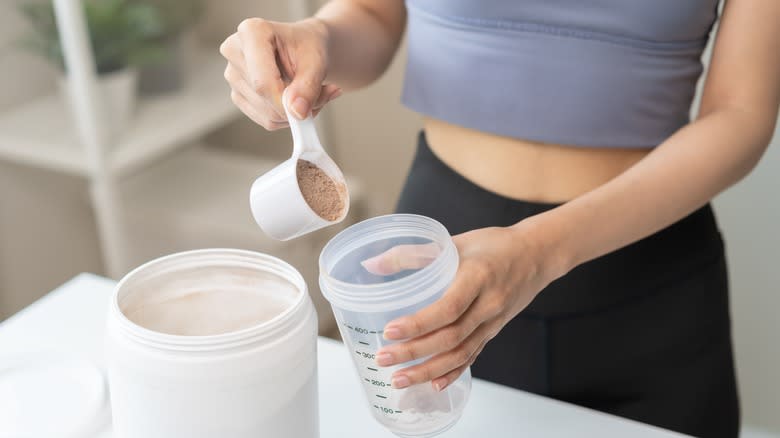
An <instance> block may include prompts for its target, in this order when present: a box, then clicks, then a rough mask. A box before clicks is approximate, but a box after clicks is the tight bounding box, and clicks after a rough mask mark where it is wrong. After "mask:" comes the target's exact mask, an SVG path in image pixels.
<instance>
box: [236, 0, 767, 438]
mask: <svg viewBox="0 0 780 438" xmlns="http://www.w3.org/2000/svg"><path fill="white" fill-rule="evenodd" d="M717 15H718V13H717V0H689V1H686V2H680V1H679V0H657V1H653V2H646V1H638V0H629V1H626V0H599V1H597V2H580V1H575V0H564V1H561V2H549V1H547V0H525V1H510V0H490V1H478V0H407V1H406V2H403V1H402V0H384V1H371V0H334V1H331V2H330V3H328V4H326V5H325V6H324V7H323V8H322V9H321V10H320V11H319V12H318V13H317V15H316V16H315V17H313V18H311V19H308V20H303V21H300V22H296V23H289V24H287V23H277V22H269V21H264V20H262V19H258V18H251V19H247V20H245V21H243V22H242V23H241V24H240V25H239V26H238V32H237V33H235V34H233V35H231V36H230V37H229V38H228V39H227V40H226V41H225V42H224V44H223V45H222V47H221V51H222V53H223V55H224V56H225V57H226V58H227V59H228V61H229V63H228V67H227V69H226V71H225V77H226V79H227V81H228V82H229V83H230V86H231V88H232V98H233V101H234V102H235V104H236V105H237V106H238V107H239V108H240V109H241V110H242V111H243V112H244V113H245V114H246V115H247V116H249V117H250V118H251V119H252V120H254V121H255V122H257V123H259V124H260V125H262V126H264V127H265V128H267V129H270V130H274V129H280V128H283V127H285V126H287V124H286V121H285V117H284V112H283V110H282V105H281V96H282V91H283V89H284V88H285V86H286V85H287V84H288V83H289V87H290V96H289V103H290V104H291V106H292V109H293V112H294V113H295V114H296V115H297V116H298V117H303V116H305V115H306V114H308V113H309V112H310V111H313V112H315V113H316V112H317V111H319V110H320V109H321V108H322V107H323V106H324V105H325V104H327V103H328V102H329V101H331V100H333V99H335V98H336V97H338V96H339V94H340V93H341V92H342V90H345V89H354V88H358V87H362V86H365V85H367V84H369V83H371V82H372V81H374V80H375V79H376V78H377V77H379V76H380V75H381V74H382V72H383V71H384V70H385V69H386V67H387V65H388V64H389V63H390V61H391V59H392V58H393V55H394V54H395V52H396V50H397V48H398V45H399V42H400V41H401V38H402V34H403V32H404V28H405V26H406V24H407V21H408V24H409V35H408V39H409V59H408V66H407V76H406V82H405V86H404V98H403V100H404V103H405V104H406V105H407V106H409V107H411V108H412V109H414V110H416V111H418V112H420V113H422V114H423V115H424V116H425V129H424V135H421V136H420V139H419V145H418V150H417V155H416V157H415V160H414V163H413V165H412V168H411V171H410V173H409V176H408V180H407V183H406V186H405V188H404V190H403V193H402V195H401V199H400V201H399V205H398V210H399V211H400V212H411V213H419V214H423V215H427V216H430V217H433V218H435V219H437V220H439V221H441V222H442V223H443V224H444V225H445V226H447V228H448V229H449V230H450V232H452V233H453V234H457V235H456V236H455V238H454V239H455V242H456V245H457V247H458V249H459V253H460V259H461V264H460V268H459V271H458V274H457V276H456V279H455V281H454V283H453V285H452V286H451V288H450V289H449V290H448V291H447V293H446V294H445V295H444V297H443V298H442V299H441V300H440V301H439V302H437V303H435V304H434V305H431V306H430V307H428V308H426V309H423V310H422V311H420V312H419V313H417V314H415V315H409V316H407V317H403V318H401V319H399V320H396V321H393V322H391V323H390V324H388V325H387V326H386V327H385V332H384V333H385V337H386V338H388V339H391V340H399V341H403V342H400V343H397V344H394V345H391V346H388V347H385V348H384V349H383V350H381V351H380V352H379V354H378V356H377V362H378V363H379V364H380V365H382V366H390V365H393V364H398V363H403V362H406V361H409V360H412V359H415V358H422V357H427V356H431V358H430V359H429V360H427V361H425V362H423V363H421V364H419V365H416V366H413V367H409V368H406V369H402V370H400V371H398V372H396V373H395V374H394V376H393V382H392V383H393V385H394V386H395V387H405V386H408V385H413V384H419V383H423V382H428V381H431V384H432V385H434V387H436V388H439V389H441V388H445V387H446V386H447V385H448V384H450V383H451V382H452V381H454V379H456V378H457V376H459V375H460V373H461V372H462V371H463V370H464V369H465V368H466V367H468V366H469V365H472V372H473V374H474V375H475V376H477V377H481V378H485V379H488V380H493V381H496V382H499V383H502V384H507V385H511V386H514V387H517V388H521V389H525V390H530V391H533V392H536V393H540V394H544V395H547V396H551V397H555V398H558V399H561V400H566V401H569V402H573V403H577V404H580V405H584V406H588V407H591V408H594V409H599V410H602V411H606V412H611V413H614V414H617V415H622V416H625V417H628V418H633V419H636V420H639V421H644V422H647V423H651V424H655V425H658V426H661V427H665V428H669V429H673V430H677V431H680V432H684V433H688V434H692V435H696V436H707V437H716V436H718V437H720V436H722V437H736V436H737V433H738V429H739V408H738V401H737V389H736V382H735V376H734V367H733V359H732V349H731V336H730V322H729V312H728V290H727V289H728V286H727V278H726V266H725V260H724V254H723V245H722V241H721V239H720V234H719V232H718V228H717V225H716V223H715V219H714V217H713V213H712V210H711V209H710V207H709V204H708V202H709V200H710V199H711V198H713V197H714V196H715V195H716V194H718V193H719V192H721V191H722V190H724V189H726V188H727V187H729V186H730V185H732V184H734V183H735V182H736V181H738V180H739V179H741V178H742V177H744V176H745V175H747V174H748V172H750V170H751V169H752V168H753V167H754V166H755V165H756V163H757V162H758V160H759V159H760V157H761V155H762V154H763V152H764V150H765V149H766V147H767V144H768V143H769V140H770V138H771V135H772V132H773V129H774V124H775V121H776V118H777V110H778V102H779V101H780V79H779V78H780V26H777V23H780V2H777V1H776V0H728V1H727V2H726V4H725V6H724V10H723V13H722V16H721V23H720V30H719V32H718V36H717V40H716V42H715V46H714V56H713V58H712V63H711V68H710V71H709V74H708V75H707V80H706V86H705V89H704V95H703V100H702V103H701V109H700V112H699V115H698V117H697V119H696V120H695V121H689V120H688V110H689V106H690V103H691V100H692V97H693V95H694V90H695V86H696V81H697V78H698V77H699V75H700V74H701V63H700V61H699V57H700V55H701V53H702V51H703V48H704V46H705V43H706V41H707V40H708V38H709V34H710V30H711V28H712V26H713V24H714V23H715V21H716V19H717ZM403 263H404V262H403V260H389V259H388V258H387V257H385V258H379V259H373V260H371V261H369V262H367V266H368V267H370V268H371V269H373V270H377V271H383V270H393V269H396V270H397V269H403V268H404V267H405V266H403Z"/></svg>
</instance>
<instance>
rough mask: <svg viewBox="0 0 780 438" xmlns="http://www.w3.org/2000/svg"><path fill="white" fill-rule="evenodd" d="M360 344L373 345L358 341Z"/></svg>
mask: <svg viewBox="0 0 780 438" xmlns="http://www.w3.org/2000/svg"><path fill="white" fill-rule="evenodd" d="M358 344H363V345H371V344H369V343H368V342H363V341H358Z"/></svg>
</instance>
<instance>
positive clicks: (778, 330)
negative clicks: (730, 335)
mask: <svg viewBox="0 0 780 438" xmlns="http://www.w3.org/2000/svg"><path fill="white" fill-rule="evenodd" d="M715 205H716V210H717V213H718V217H719V220H720V225H721V229H722V230H723V233H724V235H725V239H726V249H727V256H728V260H729V265H730V274H731V303H732V304H731V308H732V316H733V327H734V333H735V338H734V342H735V349H736V355H737V371H738V376H739V385H740V392H741V394H742V407H743V411H744V417H745V422H746V423H750V424H755V425H758V426H762V427H765V428H767V429H771V430H774V431H775V432H776V433H777V434H780V317H779V316H778V311H780V129H778V131H777V132H776V133H775V139H774V141H773V143H772V145H771V146H770V148H769V150H768V151H767V154H766V155H765V156H764V158H763V160H761V163H760V164H759V165H758V168H757V169H756V170H755V171H754V172H753V173H752V174H751V175H750V176H749V177H748V178H747V179H745V180H744V181H742V182H741V183H739V184H738V185H736V186H734V187H733V188H731V189H730V190H728V191H727V192H725V193H724V194H722V195H721V196H719V197H718V199H717V200H716V202H715Z"/></svg>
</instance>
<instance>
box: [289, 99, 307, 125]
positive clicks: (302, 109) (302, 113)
mask: <svg viewBox="0 0 780 438" xmlns="http://www.w3.org/2000/svg"><path fill="white" fill-rule="evenodd" d="M292 112H293V114H295V117H297V118H299V119H301V120H303V119H305V118H306V117H307V115H308V114H309V104H308V103H307V102H306V99H304V98H302V97H296V98H295V100H294V101H293V104H292Z"/></svg>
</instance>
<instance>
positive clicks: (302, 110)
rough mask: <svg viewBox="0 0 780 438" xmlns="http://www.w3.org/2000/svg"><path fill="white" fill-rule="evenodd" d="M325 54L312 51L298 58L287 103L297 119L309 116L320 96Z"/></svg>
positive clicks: (323, 78)
mask: <svg viewBox="0 0 780 438" xmlns="http://www.w3.org/2000/svg"><path fill="white" fill-rule="evenodd" d="M325 65H326V60H325V55H324V54H322V53H318V52H317V51H312V52H310V53H307V54H306V56H302V57H300V58H299V59H298V63H297V65H296V70H295V77H294V78H293V80H292V82H291V83H290V86H289V92H288V94H289V95H288V99H289V101H288V102H287V105H289V108H290V110H291V111H292V113H293V114H294V115H295V117H297V118H299V119H305V118H306V117H308V116H309V114H310V113H311V111H312V109H313V108H314V104H315V103H316V102H317V99H318V98H319V97H320V92H321V91H322V88H323V87H322V81H323V80H325Z"/></svg>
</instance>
